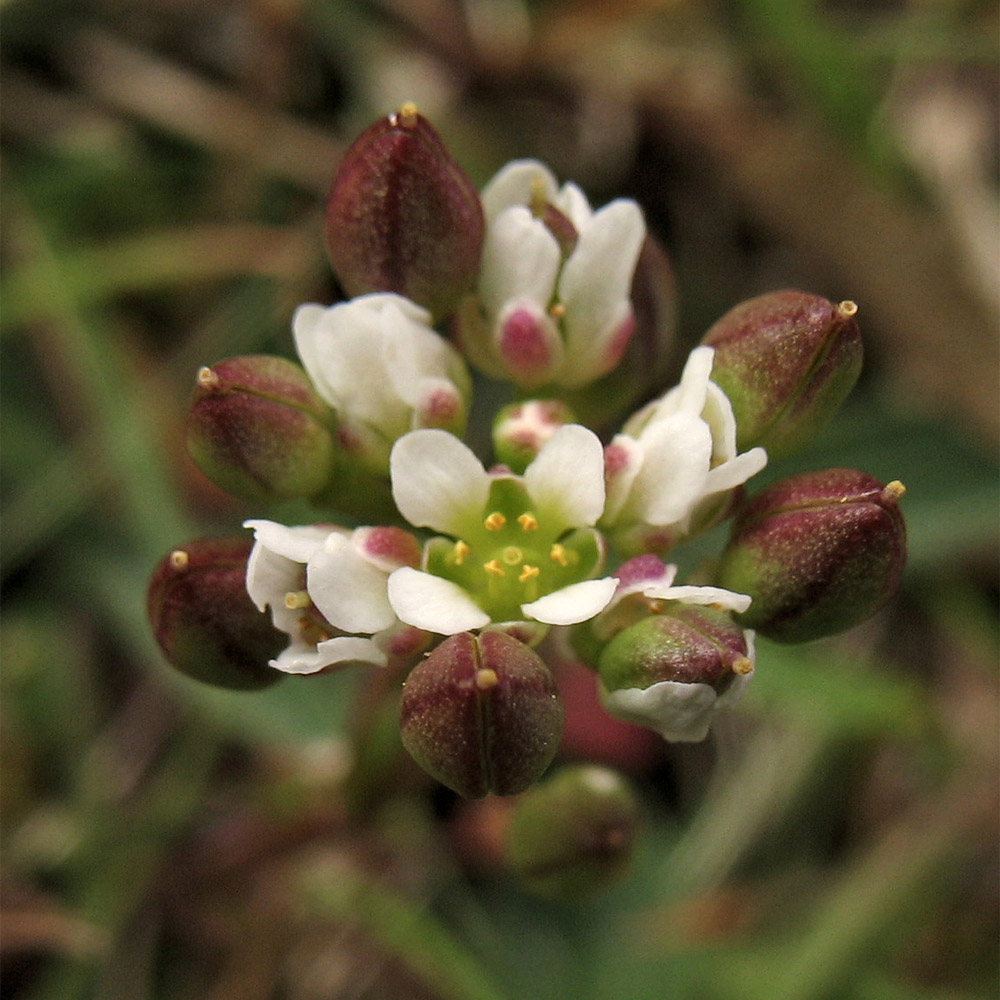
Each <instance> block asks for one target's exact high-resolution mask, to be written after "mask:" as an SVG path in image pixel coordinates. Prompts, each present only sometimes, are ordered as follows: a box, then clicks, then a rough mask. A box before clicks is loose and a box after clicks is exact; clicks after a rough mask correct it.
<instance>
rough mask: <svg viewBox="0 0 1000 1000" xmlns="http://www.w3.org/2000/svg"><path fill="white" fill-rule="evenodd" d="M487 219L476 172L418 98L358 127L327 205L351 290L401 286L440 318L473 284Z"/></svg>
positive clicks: (339, 265) (330, 242)
mask: <svg viewBox="0 0 1000 1000" xmlns="http://www.w3.org/2000/svg"><path fill="white" fill-rule="evenodd" d="M484 227H485V223H484V220H483V210H482V206H481V204H480V201H479V194H478V192H477V191H476V188H475V187H474V185H473V184H472V181H471V180H470V179H469V178H468V177H467V176H466V174H465V173H464V171H463V170H462V168H461V167H460V166H459V165H458V163H457V162H456V161H455V160H454V159H453V158H452V156H451V154H450V153H449V152H448V150H447V149H446V148H445V145H444V143H443V142H442V141H441V137H440V136H439V135H438V134H437V132H436V131H435V130H434V128H433V127H432V126H431V124H430V123H429V122H428V121H427V119H426V118H424V117H423V115H421V114H420V113H419V112H418V111H417V109H416V107H415V106H414V105H413V104H404V105H403V106H402V108H400V110H399V111H398V112H397V113H396V114H392V115H389V116H388V117H387V118H382V119H380V120H379V121H377V122H376V123H375V124H374V125H372V126H371V127H370V128H369V129H368V130H367V131H365V132H364V133H362V135H361V136H359V138H358V139H357V140H356V141H355V142H354V144H353V145H352V146H351V148H350V149H349V150H348V151H347V153H346V155H345V156H344V159H343V161H342V162H341V164H340V169H339V170H338V171H337V176H336V178H335V179H334V182H333V188H332V190H331V192H330V198H329V201H328V202H327V206H326V244H327V250H328V252H329V255H330V261H331V263H332V264H333V268H334V270H335V271H336V272H337V277H338V278H339V279H340V283H341V285H342V286H343V288H344V290H345V291H346V292H347V294H348V296H349V297H352V298H353V297H356V296H359V295H365V294H367V293H368V292H396V293H398V294H399V295H403V296H406V297H407V298H409V299H412V300H413V301H414V302H416V303H417V304H418V305H421V306H423V307H424V308H426V309H427V310H428V311H429V312H430V313H431V314H432V315H433V317H434V319H435V320H438V319H442V318H443V317H445V316H447V315H448V314H449V313H451V312H452V311H453V309H454V307H455V305H456V303H457V302H458V300H459V298H460V297H461V296H462V295H463V294H464V293H465V292H467V291H468V290H469V289H470V288H471V287H472V284H473V282H474V281H475V277H476V273H477V271H478V268H479V256H480V252H481V249H482V243H483V232H484Z"/></svg>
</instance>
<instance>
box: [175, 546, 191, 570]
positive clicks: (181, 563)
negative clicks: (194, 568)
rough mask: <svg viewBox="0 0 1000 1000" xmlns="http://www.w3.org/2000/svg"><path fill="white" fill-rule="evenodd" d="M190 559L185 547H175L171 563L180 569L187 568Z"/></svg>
mask: <svg viewBox="0 0 1000 1000" xmlns="http://www.w3.org/2000/svg"><path fill="white" fill-rule="evenodd" d="M190 561H191V560H190V559H189V558H188V554H187V553H186V552H185V551H184V550H183V549H174V551H173V552H171V553H170V565H171V566H172V567H173V568H174V569H176V570H178V571H180V570H182V569H187V567H188V563H189V562H190Z"/></svg>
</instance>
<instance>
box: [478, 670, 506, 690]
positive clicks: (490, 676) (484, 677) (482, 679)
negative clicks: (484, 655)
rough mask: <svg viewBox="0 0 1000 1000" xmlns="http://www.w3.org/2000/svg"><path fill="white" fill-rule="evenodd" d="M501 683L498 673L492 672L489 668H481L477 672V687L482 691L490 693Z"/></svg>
mask: <svg viewBox="0 0 1000 1000" xmlns="http://www.w3.org/2000/svg"><path fill="white" fill-rule="evenodd" d="M499 683H500V678H499V677H497V672H496V671H495V670H490V668H489V667H481V668H480V669H479V670H477V671H476V687H477V688H479V690H480V691H488V690H489V689H490V688H492V687H496V686H497V685H498V684H499Z"/></svg>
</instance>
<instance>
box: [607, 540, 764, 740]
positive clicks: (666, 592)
mask: <svg viewBox="0 0 1000 1000" xmlns="http://www.w3.org/2000/svg"><path fill="white" fill-rule="evenodd" d="M676 573H677V567H676V566H667V565H664V564H663V563H662V562H661V561H660V560H659V559H658V558H656V557H655V556H652V555H643V556H637V557H636V558H634V559H630V560H629V561H628V562H626V563H624V564H623V565H622V566H621V567H620V568H619V571H618V575H619V578H620V582H619V585H618V589H617V590H616V591H615V594H614V597H613V598H612V600H611V601H610V602H609V603H608V606H607V607H606V608H605V609H604V611H603V612H602V613H601V614H600V615H599V616H598V617H597V619H596V620H595V621H594V623H593V626H592V627H593V629H594V633H595V634H596V635H601V634H602V633H605V632H607V631H608V629H609V628H612V627H613V625H614V622H615V619H616V617H618V618H619V619H621V618H624V620H628V618H629V614H628V611H627V610H626V609H625V607H624V605H626V604H627V603H628V602H629V601H630V600H631V601H632V602H634V603H636V604H643V603H645V604H647V605H648V607H655V606H656V605H657V604H658V603H659V602H667V601H678V602H680V603H682V604H700V605H705V606H709V607H712V608H715V609H717V610H724V611H735V612H741V611H746V609H747V608H748V607H749V606H750V598H749V597H748V596H747V595H746V594H736V593H733V592H732V591H729V590H723V589H722V588H721V587H694V586H674V584H673V581H674V577H675V576H676ZM743 643H744V645H745V650H746V653H745V655H743V656H740V657H738V658H737V659H736V660H735V662H734V667H733V669H732V671H731V672H730V673H728V674H727V675H725V683H723V684H722V685H721V686H718V687H716V686H713V685H711V684H705V683H700V682H690V681H670V680H666V681H658V682H656V683H653V684H650V685H649V686H648V687H645V688H640V687H621V688H617V689H616V690H612V691H609V690H608V689H607V688H606V687H605V686H604V684H603V682H599V687H598V692H599V694H600V698H601V703H602V704H603V705H604V708H605V710H606V711H607V712H608V714H609V715H612V716H614V717H615V718H617V719H621V720H622V721H623V722H631V723H635V724H636V725H640V726H645V727H646V728H648V729H652V730H654V731H655V732H657V733H659V734H660V736H662V737H663V738H664V739H665V740H668V741H670V742H685V743H686V742H698V741H699V740H703V739H704V738H705V737H706V736H707V735H708V730H709V728H710V726H711V724H712V719H713V717H714V715H715V712H716V711H717V710H718V709H720V708H725V707H731V706H733V705H735V704H736V703H737V702H738V701H739V700H740V698H742V697H743V693H744V691H746V688H747V686H748V685H749V683H750V680H751V678H752V677H753V671H754V665H755V663H756V652H755V649H754V633H753V631H751V630H750V629H743Z"/></svg>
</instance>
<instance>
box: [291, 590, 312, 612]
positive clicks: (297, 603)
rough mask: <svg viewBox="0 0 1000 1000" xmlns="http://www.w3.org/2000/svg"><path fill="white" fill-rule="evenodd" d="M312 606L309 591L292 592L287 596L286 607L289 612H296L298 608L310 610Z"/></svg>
mask: <svg viewBox="0 0 1000 1000" xmlns="http://www.w3.org/2000/svg"><path fill="white" fill-rule="evenodd" d="M310 604H312V599H311V598H310V597H309V591H308V590H290V591H289V592H288V593H287V594H285V607H286V608H288V610H289V611H295V610H296V609H298V608H308V607H309V605H310Z"/></svg>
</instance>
